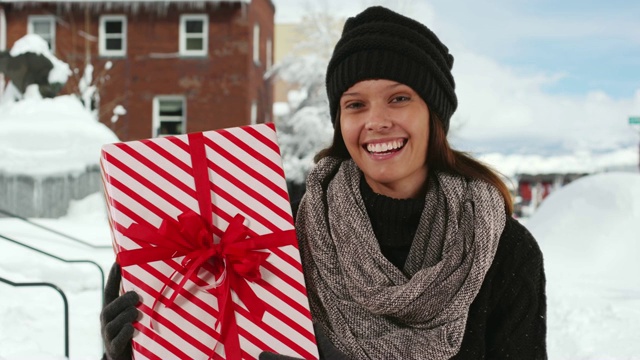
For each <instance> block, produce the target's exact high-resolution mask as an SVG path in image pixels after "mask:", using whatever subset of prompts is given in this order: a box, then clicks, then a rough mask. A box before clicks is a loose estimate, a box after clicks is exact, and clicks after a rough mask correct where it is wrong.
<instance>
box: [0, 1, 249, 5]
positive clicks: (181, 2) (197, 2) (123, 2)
mask: <svg viewBox="0 0 640 360" xmlns="http://www.w3.org/2000/svg"><path fill="white" fill-rule="evenodd" d="M221 2H229V3H250V2H251V0H173V1H171V0H133V1H130V0H108V1H105V0H56V1H52V0H0V3H58V4H60V3H97V4H100V3H104V4H109V3H120V4H125V3H126V4H132V3H158V4H162V3H180V4H200V3H221Z"/></svg>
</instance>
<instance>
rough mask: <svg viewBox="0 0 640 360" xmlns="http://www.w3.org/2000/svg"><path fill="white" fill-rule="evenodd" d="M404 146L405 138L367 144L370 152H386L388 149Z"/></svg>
mask: <svg viewBox="0 0 640 360" xmlns="http://www.w3.org/2000/svg"><path fill="white" fill-rule="evenodd" d="M403 146H404V140H393V141H389V142H386V143H376V144H367V151H369V152H370V153H374V154H376V153H385V152H387V151H392V150H398V149H400V148H402V147H403Z"/></svg>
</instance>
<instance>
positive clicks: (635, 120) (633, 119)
mask: <svg viewBox="0 0 640 360" xmlns="http://www.w3.org/2000/svg"><path fill="white" fill-rule="evenodd" d="M629 125H630V126H631V127H632V128H635V130H636V131H637V132H638V171H640V116H629Z"/></svg>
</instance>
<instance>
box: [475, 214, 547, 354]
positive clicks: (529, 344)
mask: <svg viewBox="0 0 640 360" xmlns="http://www.w3.org/2000/svg"><path fill="white" fill-rule="evenodd" d="M521 230H522V231H521V232H520V234H518V235H519V236H518V240H516V241H517V242H518V246H517V247H516V248H515V249H514V253H513V254H511V255H513V257H512V259H511V261H513V263H512V264H513V267H511V266H509V268H511V269H513V271H512V272H511V273H510V274H507V277H508V281H507V282H506V286H505V287H504V288H503V291H502V293H501V295H500V297H499V299H498V301H497V303H496V306H495V308H494V309H492V312H491V315H490V320H489V321H488V324H487V344H486V345H487V347H486V350H487V354H486V355H487V356H486V358H487V359H522V360H527V359H532V360H538V359H547V350H546V333H547V325H546V324H547V319H546V317H547V302H546V293H545V286H546V279H545V274H544V266H543V259H542V252H541V251H540V248H539V247H538V244H537V243H536V241H535V240H534V239H533V237H532V236H531V234H530V233H529V232H528V231H527V230H526V229H524V228H523V227H521Z"/></svg>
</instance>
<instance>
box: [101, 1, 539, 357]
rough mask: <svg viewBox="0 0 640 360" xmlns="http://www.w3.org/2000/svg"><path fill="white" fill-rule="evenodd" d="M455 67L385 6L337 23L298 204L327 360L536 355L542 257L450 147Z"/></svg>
mask: <svg viewBox="0 0 640 360" xmlns="http://www.w3.org/2000/svg"><path fill="white" fill-rule="evenodd" d="M452 66H453V56H452V55H451V54H450V53H449V50H448V48H447V47H446V46H445V45H444V44H442V43H441V42H440V40H439V39H438V37H437V36H436V35H435V34H434V33H433V32H431V30H429V29H428V28H427V27H426V26H424V25H423V24H421V23H418V22H416V21H415V20H412V19H409V18H407V17H404V16H402V15H399V14H397V13H394V12H392V11H390V10H388V9H386V8H383V7H371V8H368V9H366V10H364V11H363V12H361V13H360V14H358V15H357V16H355V17H352V18H349V19H348V20H347V22H346V23H345V25H344V29H343V33H342V37H341V39H340V41H339V42H338V43H337V45H336V47H335V50H334V52H333V55H332V59H331V61H330V62H329V66H328V68H327V74H326V86H327V94H328V98H329V105H330V112H331V120H332V122H333V125H334V137H333V143H332V144H331V146H329V147H328V148H327V149H325V150H323V151H321V152H320V153H319V154H318V155H317V157H316V158H317V164H316V165H315V167H314V169H313V170H312V171H311V173H310V174H309V176H308V179H307V183H306V193H305V194H304V196H303V197H302V200H301V202H300V204H299V207H298V206H297V204H292V205H293V208H294V210H295V209H298V210H297V216H296V233H297V236H298V240H299V248H300V253H301V258H302V266H303V270H304V275H305V281H306V285H307V292H308V295H309V304H310V308H311V314H312V318H313V321H314V323H315V324H314V329H315V333H316V337H317V343H318V348H319V353H320V356H321V358H323V359H436V360H439V359H452V358H454V359H503V358H514V359H515V358H517V359H545V358H546V345H545V336H546V320H545V318H546V298H545V280H544V279H545V278H544V270H543V264H542V254H541V252H540V249H539V247H538V245H537V243H536V241H535V240H534V238H533V237H532V236H531V234H529V232H528V231H527V230H526V229H525V228H524V227H522V226H521V225H520V224H519V223H518V222H517V221H516V220H514V219H513V218H511V216H510V215H511V209H512V207H511V201H510V195H509V192H508V191H507V189H506V186H505V185H504V184H503V183H502V182H501V181H500V180H499V178H498V177H497V176H496V175H495V174H494V173H493V172H492V171H491V170H490V169H488V168H487V167H485V166H484V165H482V164H481V163H479V162H478V161H476V160H474V159H473V158H471V157H470V156H468V155H466V154H463V153H461V152H458V151H455V150H453V149H452V148H451V147H450V146H449V143H448V141H447V132H448V129H449V120H450V118H451V115H452V114H453V112H454V111H455V110H456V108H457V97H456V93H455V83H454V80H453V76H452V74H451V68H452ZM113 277H115V278H117V277H118V276H116V275H114V276H113ZM110 278H111V277H110ZM113 284H116V285H117V282H116V281H114V282H113ZM126 296H127V295H124V296H121V297H119V298H116V299H113V301H112V302H111V301H109V302H111V304H110V305H108V306H107V307H105V310H103V320H104V321H103V331H104V330H109V332H110V333H111V336H105V338H106V339H107V349H110V348H113V353H115V354H117V353H118V352H126V351H127V350H128V349H130V345H129V344H128V341H130V338H131V335H130V334H131V333H132V332H133V330H132V329H131V327H130V325H131V321H133V320H132V319H133V318H135V314H136V313H135V311H132V313H130V314H129V318H128V319H130V320H126V319H127V315H126V312H127V310H126V309H127V308H129V309H131V308H132V307H133V304H134V303H135V301H136V298H135V297H131V296H130V297H128V298H127V297H126ZM134 310H135V309H134ZM119 314H125V315H123V318H121V321H120V322H118V321H117V319H118V316H119ZM110 319H113V320H110ZM122 319H125V320H122ZM127 329H129V332H128V333H127V332H126V331H127ZM120 331H122V333H124V334H125V335H123V336H116V334H119V333H120ZM116 350H117V352H116ZM260 359H262V360H267V359H283V360H284V359H291V358H290V357H286V356H281V355H278V354H273V353H268V352H264V353H262V354H261V355H260Z"/></svg>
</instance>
